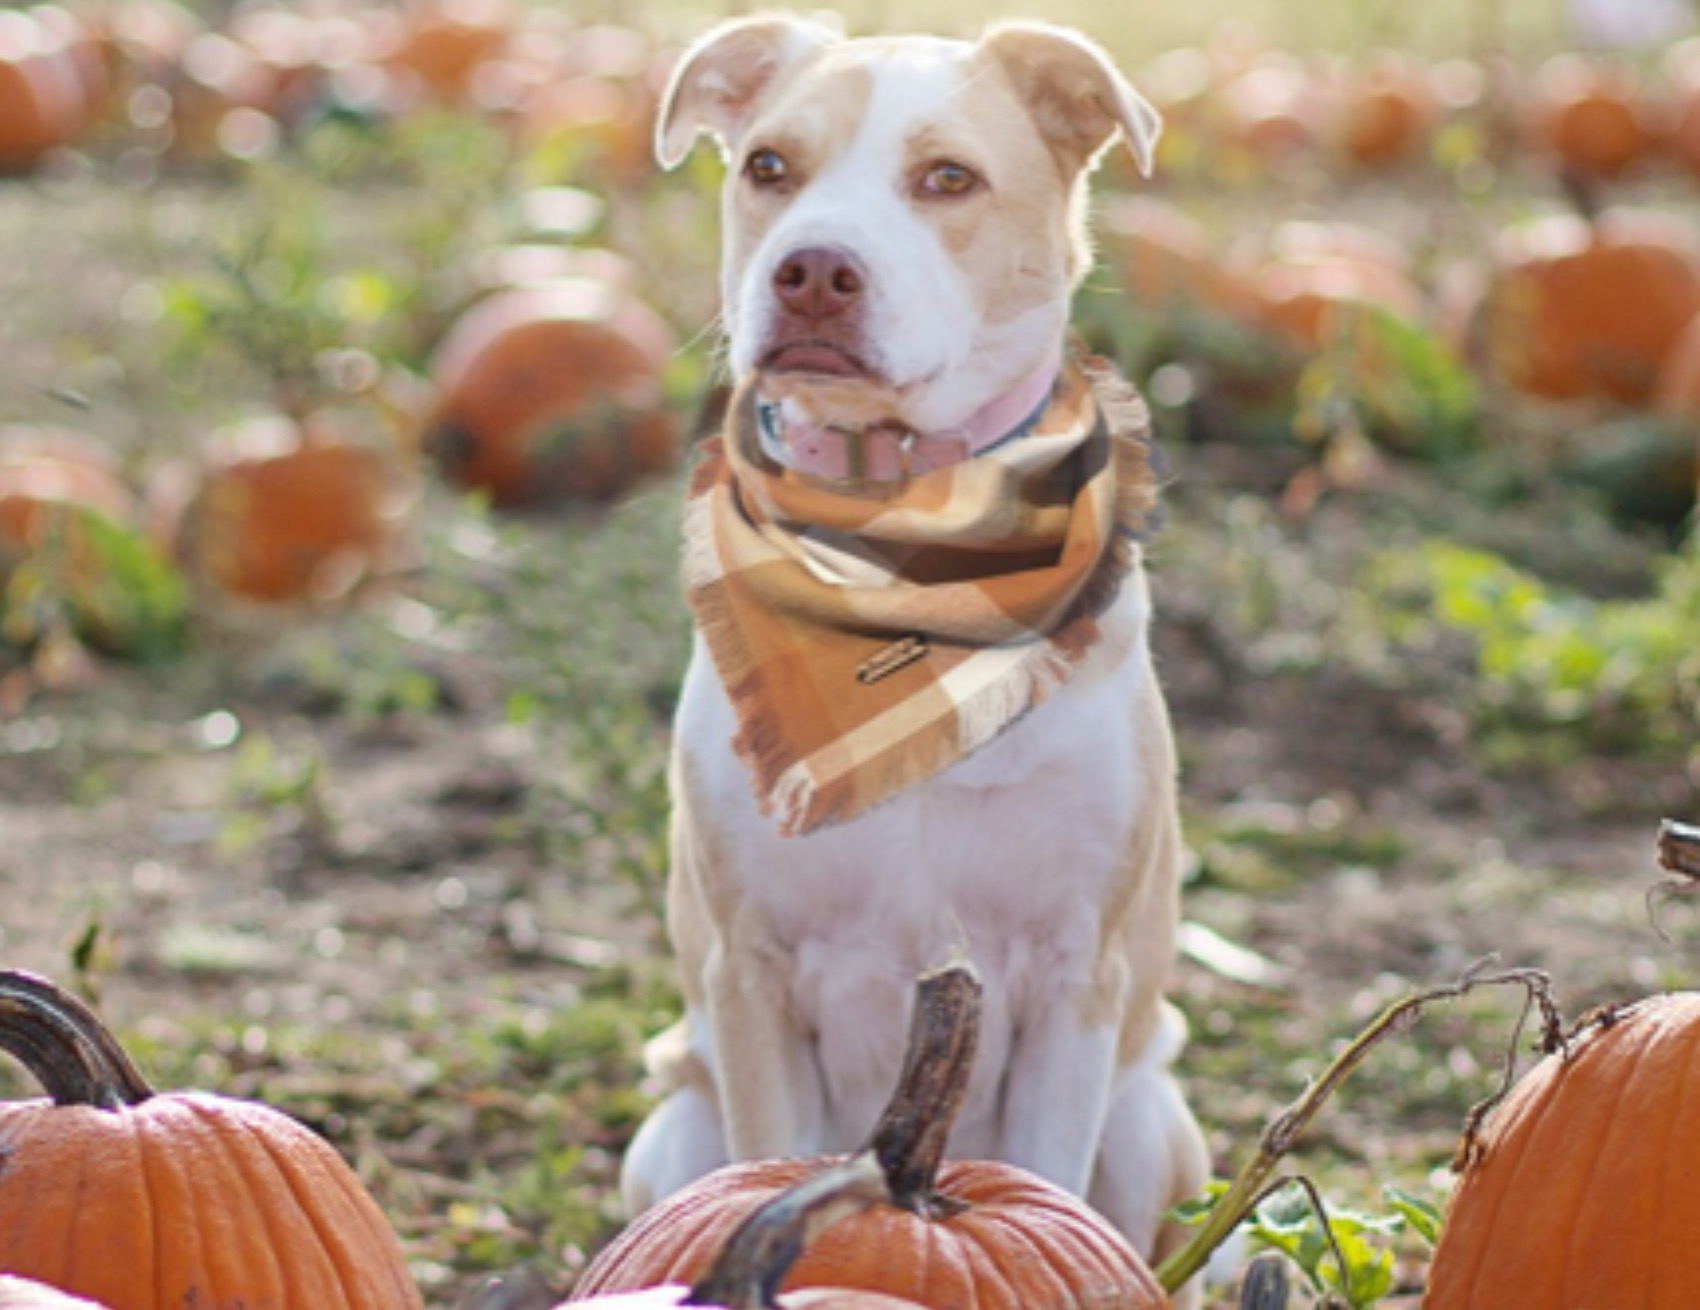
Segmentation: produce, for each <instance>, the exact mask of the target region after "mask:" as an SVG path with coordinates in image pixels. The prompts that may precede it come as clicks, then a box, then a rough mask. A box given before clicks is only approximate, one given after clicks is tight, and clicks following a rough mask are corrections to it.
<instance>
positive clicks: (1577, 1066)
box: [1423, 992, 1700, 1310]
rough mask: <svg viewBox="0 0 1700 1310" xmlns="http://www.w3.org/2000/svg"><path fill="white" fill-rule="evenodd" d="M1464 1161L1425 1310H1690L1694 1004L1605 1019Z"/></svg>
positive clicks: (1511, 1105)
mask: <svg viewBox="0 0 1700 1310" xmlns="http://www.w3.org/2000/svg"><path fill="white" fill-rule="evenodd" d="M1465 1151H1466V1155H1465V1159H1466V1163H1465V1168H1464V1173H1463V1177H1462V1178H1461V1179H1460V1180H1459V1183H1458V1188H1457V1190H1456V1191H1455V1192H1454V1193H1453V1196H1452V1200H1451V1202H1450V1204H1449V1205H1448V1207H1447V1212H1446V1221H1445V1224H1444V1226H1443V1228H1442V1230H1441V1237H1440V1242H1439V1244H1438V1246H1437V1247H1436V1249H1435V1253H1434V1263H1433V1266H1432V1268H1431V1270H1430V1273H1429V1287H1428V1293H1427V1296H1426V1298H1425V1300H1424V1301H1423V1305H1424V1307H1425V1310H1590V1308H1593V1307H1598V1308H1599V1310H1607V1308H1609V1310H1693V1307H1695V1306H1697V1305H1700V1264H1696V1263H1695V1261H1694V1260H1693V1259H1692V1257H1691V1253H1692V1251H1693V1249H1694V1241H1695V1234H1696V1233H1697V1232H1700V1190H1697V1189H1696V1188H1695V1186H1694V1173H1695V1169H1696V1167H1697V1166H1700V994H1696V993H1692V992H1679V993H1674V994H1670V995H1663V996H1655V997H1650V998H1648V999H1646V1000H1644V1001H1641V1002H1639V1003H1638V1004H1636V1005H1634V1006H1632V1007H1630V1008H1628V1009H1623V1010H1617V1011H1611V1012H1608V1013H1607V1015H1606V1017H1604V1018H1602V1019H1600V1020H1599V1021H1597V1022H1596V1023H1595V1024H1594V1025H1593V1026H1592V1027H1591V1028H1590V1029H1589V1030H1588V1031H1587V1032H1586V1033H1584V1034H1583V1035H1582V1036H1580V1037H1577V1038H1575V1039H1573V1040H1572V1041H1571V1042H1570V1043H1569V1046H1568V1049H1567V1050H1565V1051H1562V1052H1559V1053H1556V1054H1553V1055H1550V1056H1548V1057H1547V1058H1546V1059H1544V1060H1543V1061H1542V1062H1541V1063H1540V1064H1538V1065H1537V1066H1536V1067H1535V1068H1534V1069H1533V1070H1531V1071H1530V1072H1529V1074H1528V1075H1527V1076H1525V1077H1524V1078H1523V1079H1522V1081H1521V1082H1519V1083H1518V1084H1517V1086H1516V1088H1515V1089H1514V1090H1513V1091H1512V1093H1511V1095H1510V1096H1509V1097H1508V1098H1507V1100H1506V1101H1505V1103H1504V1104H1503V1105H1501V1106H1499V1107H1498V1109H1496V1110H1495V1111H1494V1113H1493V1115H1492V1117H1491V1118H1490V1119H1489V1121H1488V1123H1487V1125H1486V1127H1485V1129H1484V1130H1483V1131H1482V1132H1481V1133H1480V1135H1479V1136H1478V1137H1477V1138H1476V1139H1475V1140H1474V1142H1473V1143H1467V1144H1466V1148H1465Z"/></svg>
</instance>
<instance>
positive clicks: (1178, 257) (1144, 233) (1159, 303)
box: [1101, 196, 1250, 315]
mask: <svg viewBox="0 0 1700 1310" xmlns="http://www.w3.org/2000/svg"><path fill="white" fill-rule="evenodd" d="M1101 226H1102V231H1103V238H1104V243H1105V244H1106V246H1107V247H1108V248H1109V249H1110V251H1111V252H1112V254H1113V256H1114V257H1115V258H1116V260H1117V263H1118V266H1119V267H1120V268H1121V269H1122V270H1123V280H1124V283H1125V285H1126V286H1127V290H1128V294H1129V295H1130V296H1131V297H1132V299H1133V303H1134V305H1135V306H1136V307H1137V308H1139V309H1140V310H1143V311H1145V312H1148V313H1168V312H1172V311H1177V310H1179V311H1185V310H1204V311H1210V312H1215V313H1219V314H1230V315H1234V314H1241V313H1243V312H1245V311H1246V309H1247V308H1248V305H1249V300H1250V293H1249V292H1248V290H1247V288H1246V287H1245V285H1244V283H1243V281H1242V280H1241V278H1240V277H1239V275H1238V274H1237V273H1236V272H1235V271H1234V270H1233V269H1232V268H1231V267H1230V266H1229V265H1228V264H1227V263H1226V262H1225V261H1224V260H1223V259H1222V257H1221V256H1220V254H1218V253H1217V251H1216V250H1214V249H1213V248H1212V247H1211V244H1210V240H1209V238H1208V237H1207V236H1206V235H1205V233H1204V229H1203V228H1202V227H1200V226H1199V224H1198V222H1197V220H1195V219H1194V218H1193V217H1192V216H1191V215H1189V214H1187V213H1186V212H1185V211H1184V210H1181V209H1179V208H1177V207H1176V206H1174V205H1172V204H1169V203H1168V202H1167V201H1164V200H1157V199H1153V198H1152V197H1149V196H1139V197H1128V198H1123V199H1121V200H1118V201H1117V202H1116V203H1115V204H1113V205H1111V206H1110V207H1109V208H1108V209H1107V210H1106V211H1105V214H1104V221H1103V223H1102V225H1101Z"/></svg>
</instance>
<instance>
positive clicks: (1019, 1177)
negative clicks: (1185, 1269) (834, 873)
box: [573, 968, 1169, 1310]
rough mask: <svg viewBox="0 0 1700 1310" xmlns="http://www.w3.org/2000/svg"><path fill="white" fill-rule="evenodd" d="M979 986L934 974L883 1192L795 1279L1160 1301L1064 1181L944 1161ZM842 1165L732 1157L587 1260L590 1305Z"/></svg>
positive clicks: (1137, 1265) (919, 1292) (681, 1265)
mask: <svg viewBox="0 0 1700 1310" xmlns="http://www.w3.org/2000/svg"><path fill="white" fill-rule="evenodd" d="M979 999H980V998H979V983H978V981H977V980H975V979H974V978H973V976H972V974H970V973H969V972H968V971H967V970H964V969H960V968H953V969H949V970H945V971H942V972H941V973H939V974H934V975H931V976H930V977H929V978H927V979H923V981H922V984H921V990H920V994H919V996H918V999H917V1003H916V1019H915V1024H914V1029H913V1032H912V1035H911V1039H910V1046H909V1051H908V1054H907V1056H906V1058H905V1064H904V1070H903V1074H902V1077H901V1079H900V1084H899V1087H898V1090H897V1093H896V1095H895V1096H894V1097H893V1099H892V1102H891V1105H890V1106H889V1107H888V1108H887V1110H886V1112H885V1114H884V1116H882V1118H881V1121H880V1124H879V1126H878V1127H877V1128H876V1129H875V1132H874V1136H873V1139H872V1143H871V1145H870V1147H869V1150H870V1151H872V1152H873V1153H874V1154H875V1155H876V1157H877V1158H878V1160H879V1162H880V1165H881V1167H882V1168H883V1170H884V1174H885V1179H886V1186H887V1189H888V1196H887V1198H886V1199H885V1200H884V1201H882V1202H880V1203H879V1204H877V1205H874V1206H872V1207H871V1208H869V1209H867V1210H865V1211H864V1212H862V1213H861V1214H858V1215H856V1216H854V1217H852V1218H849V1219H845V1220H844V1221H842V1222H841V1223H839V1224H837V1225H835V1226H834V1227H833V1228H832V1230H831V1231H829V1232H827V1233H825V1234H823V1235H822V1236H821V1237H820V1238H819V1239H818V1240H817V1241H816V1242H815V1243H814V1244H813V1245H811V1246H810V1248H809V1249H808V1250H807V1251H806V1252H804V1254H803V1256H802V1257H801V1258H800V1259H799V1260H798V1261H797V1263H796V1265H795V1266H794V1267H793V1268H792V1270H791V1272H790V1275H789V1277H788V1278H787V1279H786V1281H785V1284H784V1285H785V1286H786V1287H787V1288H804V1287H833V1288H853V1289H863V1290H866V1291H872V1292H879V1293H883V1294H885V1295H888V1296H895V1297H898V1298H901V1299H902V1300H906V1301H914V1302H918V1303H919V1304H920V1305H923V1306H927V1307H931V1308H932V1310H1159V1308H1160V1307H1166V1306H1167V1305H1168V1304H1169V1302H1168V1298H1167V1297H1165V1296H1164V1295H1163V1292H1162V1289H1161V1288H1160V1287H1159V1286H1158V1284H1157V1280H1156V1277H1155V1275H1153V1274H1152V1272H1151V1271H1150V1269H1149V1268H1148V1267H1147V1266H1146V1264H1145V1262H1144V1261H1143V1260H1142V1259H1140V1257H1139V1256H1138V1255H1137V1254H1136V1253H1135V1252H1134V1250H1133V1248H1132V1247H1131V1246H1129V1245H1128V1243H1127V1241H1126V1240H1125V1239H1124V1238H1123V1237H1122V1236H1121V1234H1120V1233H1119V1232H1117V1231H1116V1230H1115V1229H1114V1228H1112V1227H1110V1225H1109V1223H1108V1222H1107V1221H1106V1220H1104V1219H1102V1218H1100V1217H1099V1216H1098V1215H1097V1214H1096V1213H1094V1212H1093V1211H1092V1210H1091V1209H1089V1208H1088V1207H1087V1206H1086V1205H1085V1204H1084V1203H1082V1202H1081V1201H1078V1200H1076V1199H1075V1198H1074V1197H1073V1196H1071V1195H1070V1194H1069V1193H1067V1192H1065V1191H1063V1190H1062V1189H1061V1188H1058V1187H1055V1186H1053V1185H1052V1184H1050V1183H1047V1182H1045V1181H1044V1180H1043V1179H1040V1178H1038V1177H1036V1176H1034V1175H1032V1174H1030V1173H1027V1172H1026V1171H1025V1170H1021V1169H1016V1168H1014V1167H1012V1166H1009V1165H1005V1164H998V1163H994V1162H990V1161H984V1160H972V1161H951V1162H948V1163H945V1164H943V1166H942V1168H941V1165H940V1159H941V1156H942V1155H943V1152H944V1147H945V1142H946V1139H947V1138H948V1136H949V1132H950V1125H951V1121H952V1120H953V1119H954V1117H955V1114H956V1109H957V1107H958V1106H959V1105H960V1103H961V1098H962V1095H963V1093H964V1091H965V1090H966V1088H967V1081H968V1072H969V1069H970V1067H971V1065H972V1062H973V1056H974V1047H975V1043H976V1041H977V1038H978V1027H977V1024H978V1015H979ZM836 1163H837V1161H835V1160H764V1161H756V1162H751V1163H745V1164H733V1165H729V1166H727V1167H725V1168H723V1169H720V1170H717V1171H716V1172H714V1173H712V1174H709V1175H708V1176H707V1177H705V1178H702V1179H700V1180H698V1182H696V1183H695V1184H692V1185H691V1186H689V1187H686V1188H684V1189H683V1190H682V1191H679V1192H676V1193H675V1194H674V1195H673V1196H671V1197H669V1198H667V1199H666V1200H664V1201H662V1202H661V1203H660V1204H658V1205H656V1206H655V1207H653V1208H652V1209H650V1210H649V1211H648V1212H647V1213H645V1214H644V1215H643V1216H641V1217H640V1218H639V1219H638V1220H637V1221H636V1222H635V1223H634V1224H632V1226H631V1227H630V1228H628V1229H627V1230H626V1231H625V1232H624V1233H622V1234H621V1235H620V1237H619V1238H617V1239H616V1240H615V1242H614V1243H613V1244H612V1245H610V1246H609V1247H608V1248H607V1249H606V1250H605V1251H603V1252H602V1254H601V1255H600V1256H599V1257H598V1258H597V1259H596V1260H595V1261H593V1262H592V1263H591V1265H590V1267H589V1268H588V1269H586V1270H585V1272H584V1275H583V1277H582V1278H581V1279H580V1280H579V1283H578V1286H577V1287H576V1288H574V1291H573V1297H574V1299H575V1300H581V1299H585V1298H588V1297H593V1296H594V1297H598V1298H600V1297H602V1296H604V1295H606V1294H607V1293H611V1292H619V1291H627V1290H631V1289H636V1288H642V1287H648V1286H653V1285H657V1284H663V1283H693V1282H695V1281H696V1280H697V1279H698V1278H700V1277H701V1276H702V1275H703V1274H704V1273H705V1272H706V1271H707V1269H708V1266H709V1264H710V1262H711V1261H712V1259H713V1257H714V1253H715V1252H717V1251H719V1250H720V1249H721V1248H722V1247H723V1246H725V1245H726V1243H727V1241H728V1240H729V1239H730V1237H731V1235H732V1233H733V1232H734V1230H736V1229H737V1228H738V1226H739V1225H740V1224H741V1223H743V1222H744V1221H745V1220H746V1219H747V1217H748V1216H749V1215H750V1214H751V1213H752V1212H754V1211H755V1210H757V1209H759V1208H760V1207H761V1206H763V1205H765V1204H767V1203H769V1202H771V1201H772V1200H774V1199H775V1198H776V1197H777V1196H779V1195H780V1194H781V1193H783V1192H785V1191H787V1190H788V1189H791V1188H794V1187H796V1186H798V1185H799V1184H800V1183H803V1182H804V1181H806V1180H807V1179H809V1178H811V1177H813V1176H814V1175H817V1174H820V1173H821V1172H823V1171H824V1170H826V1169H829V1168H831V1167H833V1166H834V1165H836Z"/></svg>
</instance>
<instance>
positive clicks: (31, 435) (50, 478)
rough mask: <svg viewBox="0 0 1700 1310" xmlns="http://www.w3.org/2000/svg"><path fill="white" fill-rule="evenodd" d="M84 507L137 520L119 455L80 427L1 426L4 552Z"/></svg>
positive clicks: (36, 542)
mask: <svg viewBox="0 0 1700 1310" xmlns="http://www.w3.org/2000/svg"><path fill="white" fill-rule="evenodd" d="M83 513H94V514H99V515H101V516H103V517H105V518H108V519H111V520H112V521H113V522H115V523H133V522H134V521H135V519H136V516H137V505H136V498H135V496H134V495H132V494H131V491H130V488H129V487H128V485H126V483H125V481H124V478H123V475H122V473H121V471H120V470H119V468H118V462H117V460H115V459H113V458H112V456H111V454H110V453H109V452H108V451H107V450H106V449H105V448H104V447H101V446H99V445H96V444H95V443H94V442H92V441H90V440H88V439H87V438H85V437H83V436H82V435H81V434H79V433H74V432H64V431H61V430H59V429H55V428H35V427H26V426H21V425H14V426H10V427H5V428H0V555H4V554H5V553H7V552H8V551H11V552H22V551H28V550H34V549H36V548H37V547H39V546H41V545H42V544H43V542H44V541H45V540H46V538H47V537H48V536H49V535H50V534H51V533H53V532H57V531H61V530H64V529H66V528H67V527H68V526H69V525H70V524H72V523H74V522H75V520H76V519H77V517H78V516H80V515H81V514H83ZM71 530H72V531H75V529H74V528H72V529H71Z"/></svg>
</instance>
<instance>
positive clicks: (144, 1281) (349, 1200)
mask: <svg viewBox="0 0 1700 1310" xmlns="http://www.w3.org/2000/svg"><path fill="white" fill-rule="evenodd" d="M0 1048H3V1049H5V1050H8V1051H10V1052H11V1053H12V1054H13V1055H16V1056H17V1057H18V1058H19V1059H21V1060H22V1061H23V1062H24V1063H25V1064H26V1065H27V1066H28V1067H29V1069H30V1071H31V1072H32V1073H33V1074H35V1076H36V1077H37V1078H38V1079H39V1080H40V1081H41V1083H42V1085H43V1086H44V1087H45V1088H46V1090H47V1092H48V1099H45V1100H32V1101H24V1102H13V1103H9V1104H4V1105H0V1160H4V1162H5V1166H4V1168H0V1269H4V1270H6V1271H8V1272H10V1273H14V1274H17V1275H20V1276H22V1277H25V1278H30V1279H35V1280H39V1281H41V1282H45V1283H49V1284H51V1285H52V1286H54V1287H57V1288H62V1289H64V1290H65V1291H67V1292H69V1293H72V1294H74V1295H77V1296H82V1297H87V1298H89V1299H91V1300H95V1301H99V1302H101V1303H103V1304H104V1305H106V1306H109V1307H111V1310H185V1307H200V1308H201V1310H236V1308H237V1307H251V1308H252V1310H259V1308H260V1307H268V1308H270V1310H419V1307H420V1305H421V1302H420V1298H419V1293H418V1291H417V1289H416V1288H415V1286H414V1283H413V1279H412V1277H411V1275H410V1273H409V1271H408V1268H407V1262H406V1260H405V1259H404V1258H403V1255H402V1251H401V1247H400V1244H399V1243H398V1242H397V1240H396V1237H395V1234H394V1233H393V1232H392V1231H391V1229H390V1226H389V1224H388V1222H387V1221H386V1220H385V1218H384V1216H383V1214H382V1212H380V1211H379V1209H378V1207H377V1205H376V1204H375V1203H374V1202H373V1200H372V1198H371V1197H370V1196H369V1195H368V1194H367V1192H366V1190H365V1188H364V1187H362V1186H361V1184H360V1181H359V1179H358V1178H356V1177H355V1175H354V1172H353V1171H352V1170H351V1169H350V1168H349V1167H348V1166H347V1165H346V1164H345V1163H343V1160H342V1157H341V1156H339V1155H338V1154H337V1153H336V1151H335V1150H334V1149H332V1148H331V1147H330V1146H329V1145H328V1144H327V1143H326V1142H324V1141H323V1140H321V1139H320V1138H319V1137H317V1136H316V1135H314V1134H313V1133H312V1132H311V1131H309V1130H308V1129H307V1128H305V1127H303V1126H302V1125H300V1124H298V1123H296V1122H295V1121H294V1120H293V1119H290V1118H288V1117H287V1116H285V1115H283V1114H281V1113H279V1112H278V1111H276V1110H273V1109H270V1108H268V1107H267V1106H264V1105H261V1104H258V1103H256V1102H252V1101H241V1100H236V1099H233V1098H230V1097H222V1096H214V1095H209V1094H205V1093H199V1092H172V1093H155V1092H154V1090H153V1089H152V1088H151V1087H149V1086H148V1085H147V1083H146V1082H145V1081H144V1080H143V1078H142V1077H141V1075H140V1074H139V1073H137V1072H136V1069H135V1066H134V1065H133V1064H131V1063H130V1060H129V1058H128V1057H127V1056H126V1055H125V1054H124V1052H123V1050H122V1049H121V1048H120V1047H119V1046H118V1044H117V1042H116V1041H114V1040H113V1038H112V1036H111V1035H110V1034H109V1033H108V1032H107V1031H106V1030H105V1029H104V1028H103V1027H102V1026H101V1025H100V1022H99V1021H98V1020H97V1019H96V1018H95V1017H94V1015H93V1014H92V1013H90V1012H89V1011H88V1009H87V1007H85V1006H84V1005H83V1004H82V1003H81V1002H80V1001H78V1000H76V998H74V997H72V996H70V995H69V994H67V993H65V992H63V991H61V990H60V989H59V988H57V987H55V986H54V985H53V984H51V983H49V982H47V981H46V980H44V979H40V978H36V977H33V976H31V975H28V974H21V973H13V972H8V973H0Z"/></svg>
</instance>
